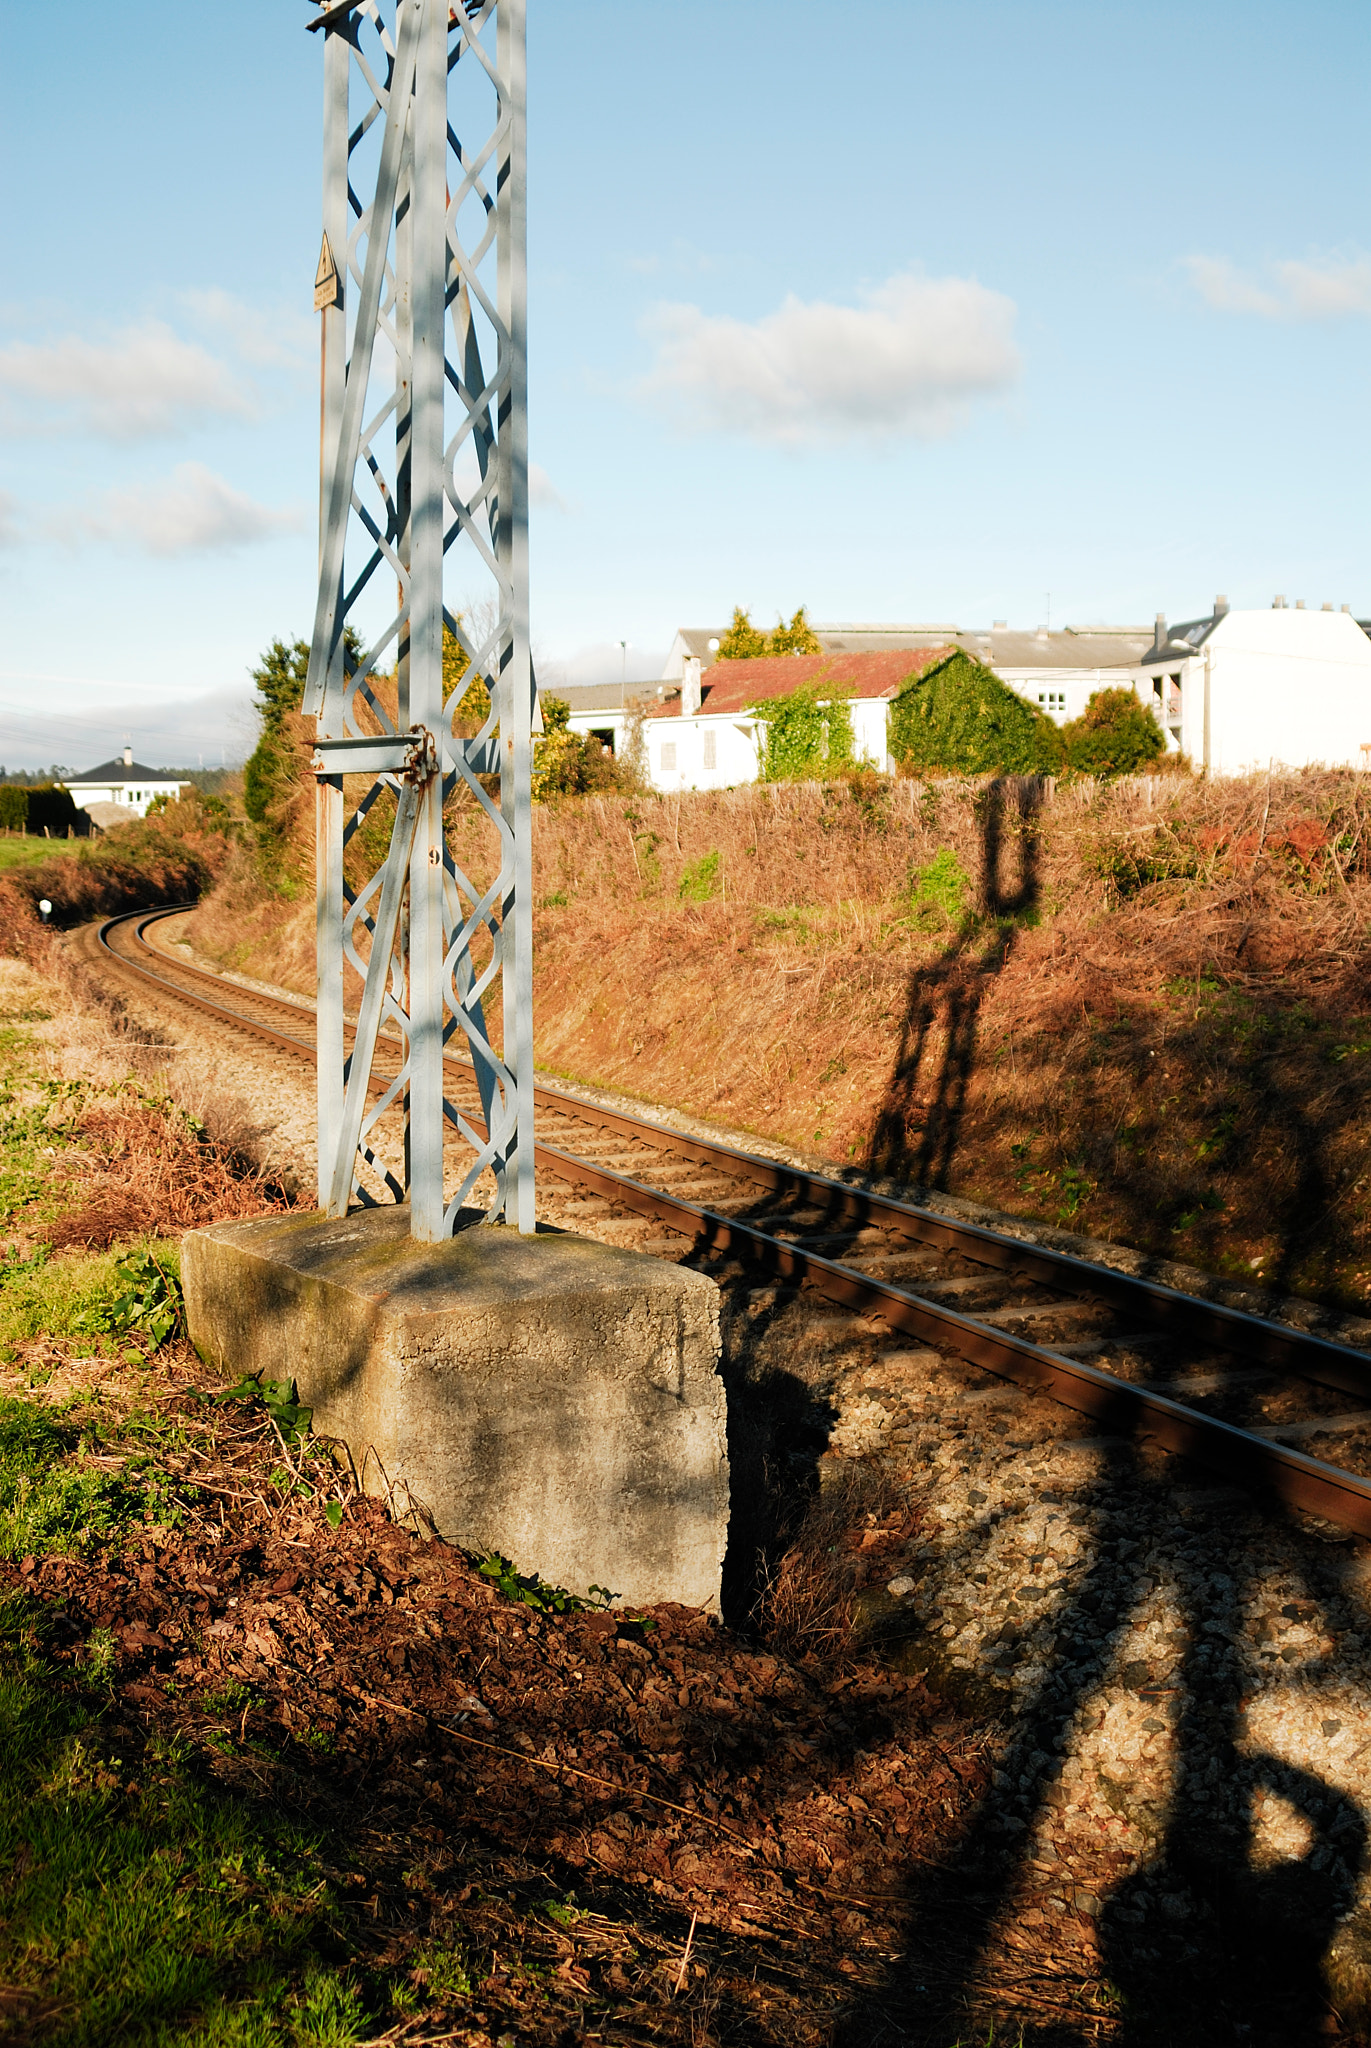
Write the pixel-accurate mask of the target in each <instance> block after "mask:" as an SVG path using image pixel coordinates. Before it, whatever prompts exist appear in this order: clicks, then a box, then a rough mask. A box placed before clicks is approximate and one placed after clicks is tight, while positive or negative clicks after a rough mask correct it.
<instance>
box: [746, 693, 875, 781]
mask: <svg viewBox="0 0 1371 2048" xmlns="http://www.w3.org/2000/svg"><path fill="white" fill-rule="evenodd" d="M748 708H749V710H750V711H751V713H752V716H753V717H754V718H756V719H758V720H759V721H760V723H761V725H762V727H763V743H762V755H761V775H762V780H763V782H827V781H831V780H832V779H833V778H834V777H836V776H838V775H840V774H842V772H843V771H844V770H845V769H847V768H850V767H851V766H852V764H853V760H854V755H855V746H856V743H855V740H854V738H853V733H852V714H851V712H850V711H849V710H848V707H847V704H846V702H845V700H844V699H843V698H841V697H820V695H819V693H818V690H817V689H816V688H814V686H813V685H812V684H807V683H806V684H802V685H801V686H800V688H799V689H798V690H792V691H791V692H790V694H789V695H788V696H785V697H767V698H765V699H764V700H763V701H762V702H761V703H759V704H752V705H750V706H749V707H748Z"/></svg>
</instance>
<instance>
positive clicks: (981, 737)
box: [890, 649, 1064, 775]
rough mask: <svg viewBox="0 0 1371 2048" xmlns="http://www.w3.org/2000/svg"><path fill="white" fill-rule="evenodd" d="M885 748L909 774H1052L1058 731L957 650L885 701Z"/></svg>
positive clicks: (1057, 762) (1059, 754)
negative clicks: (887, 716)
mask: <svg viewBox="0 0 1371 2048" xmlns="http://www.w3.org/2000/svg"><path fill="white" fill-rule="evenodd" d="M890 751H891V753H892V754H893V755H894V756H895V758H896V760H897V761H898V762H899V763H900V766H901V767H902V768H903V769H904V770H905V773H906V774H909V775H925V774H929V773H934V774H937V773H942V774H952V775H1051V774H1055V773H1056V771H1057V770H1058V769H1059V768H1060V767H1061V766H1062V760H1063V752H1064V750H1063V746H1062V738H1061V734H1060V733H1059V732H1058V730H1057V728H1056V726H1055V725H1054V724H1053V722H1052V720H1051V719H1050V718H1048V717H1046V716H1045V714H1044V713H1043V712H1041V711H1039V710H1038V708H1037V706H1036V705H1034V704H1030V703H1028V702H1027V701H1026V700H1025V699H1024V698H1023V697H1020V696H1019V695H1018V693H1017V691H1014V690H1011V689H1010V688H1009V687H1008V685H1007V684H1005V683H1002V682H1001V681H1000V679H999V677H998V676H997V675H996V674H995V673H994V671H993V670H992V669H988V668H985V667H983V666H982V664H981V663H980V662H978V661H973V660H972V658H971V656H970V655H969V654H964V653H962V652H961V651H960V649H959V650H958V652H957V653H956V654H952V655H949V656H948V658H947V660H946V661H943V662H939V664H938V665H937V667H936V668H933V669H930V670H929V671H928V673H927V674H926V675H923V676H920V677H919V678H918V679H917V680H916V681H915V682H913V683H911V684H910V685H909V687H908V688H907V689H905V690H902V691H901V693H900V695H899V696H898V697H897V698H896V699H895V702H894V703H893V704H892V705H891V707H890Z"/></svg>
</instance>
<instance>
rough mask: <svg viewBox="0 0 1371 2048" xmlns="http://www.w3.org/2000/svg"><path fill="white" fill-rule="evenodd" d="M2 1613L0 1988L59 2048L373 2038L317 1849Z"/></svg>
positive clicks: (257, 2046) (13, 1606)
mask: <svg viewBox="0 0 1371 2048" xmlns="http://www.w3.org/2000/svg"><path fill="white" fill-rule="evenodd" d="M43 1626H44V1625H43V1619H42V1613H41V1610H40V1609H38V1608H37V1606H36V1603H29V1602H24V1601H21V1600H13V1599H12V1600H10V1601H9V1602H7V1603H4V1604H3V1605H0V1893H3V1896H4V1900H5V1910H4V1913H3V1915H0V1979H3V1981H4V1983H5V1984H6V1985H7V1987H10V1988H11V1994H12V1995H13V1994H14V1993H19V1994H23V1993H26V1992H27V1993H29V1994H31V1996H32V2000H33V2017H34V2021H35V2031H41V2036H42V2039H43V2040H44V2042H45V2043H50V2044H51V2048H97V2044H104V2043H106V2042H110V2041H120V2042H123V2043H128V2044H130V2048H172V2044H177V2048H182V2044H189V2043H194V2044H196V2048H201V2044H203V2048H305V2044H309V2048H352V2044H353V2043H355V2042H356V2041H358V2040H359V2039H361V2038H362V2036H363V2034H364V2032H365V2031H367V2027H368V2022H367V2012H366V2000H365V1998H364V1995H363V1991H362V1989H361V1987H360V1986H359V1984H358V1983H357V1982H356V1981H354V1979H353V1978H352V1976H351V1975H350V1974H349V1973H348V1972H347V1971H346V1970H345V1969H340V1968H339V1967H338V1965H339V1962H340V1960H341V1958H342V1957H343V1954H344V1952H345V1951H344V1944H343V1942H342V1941H341V1940H340V1938H339V1934H338V1926H337V1915H336V1909H335V1907H334V1904H333V1900H332V1897H331V1894H330V1891H329V1886H328V1882H327V1879H326V1877H325V1874H324V1870H323V1867H322V1864H321V1855H320V1845H319V1842H318V1840H317V1839H316V1837H315V1836H314V1835H313V1834H312V1833H311V1832H310V1831H309V1830H308V1829H305V1828H301V1827H299V1826H297V1825H295V1824H294V1823H292V1822H291V1821H290V1820H289V1819H288V1818H286V1817H284V1816H282V1815H280V1814H279V1813H275V1812H271V1811H269V1810H264V1809H262V1808H260V1807H257V1806H254V1805H251V1804H249V1802H247V1801H246V1800H243V1799H240V1798H238V1797H236V1796H235V1795H232V1794H229V1793H226V1792H223V1791H221V1790H220V1789H218V1788H217V1787H215V1786H213V1785H211V1784H207V1783H205V1782H204V1781H203V1780H202V1779H201V1778H200V1777H199V1776H198V1775H197V1772H196V1771H195V1769H194V1768H193V1766H192V1763H191V1760H190V1758H189V1757H188V1755H187V1753H186V1752H185V1750H184V1749H183V1748H182V1747H181V1745H179V1744H178V1743H176V1742H175V1741H166V1740H164V1739H161V1738H159V1737H157V1736H156V1735H154V1736H153V1737H152V1738H151V1739H150V1740H148V1741H147V1743H146V1744H143V1743H142V1742H141V1741H139V1742H138V1743H137V1744H136V1745H135V1742H134V1738H132V1737H131V1736H130V1735H129V1734H128V1732H127V1731H126V1730H122V1729H116V1728H113V1727H111V1726H108V1725H107V1723H106V1715H107V1707H106V1702H105V1699H104V1698H103V1697H102V1696H101V1695H99V1694H96V1693H92V1692H90V1691H87V1692H86V1693H85V1694H84V1696H83V1695H81V1694H78V1693H76V1692H75V1691H74V1690H72V1689H69V1688H68V1689H64V1688H62V1687H61V1686H60V1684H59V1683H58V1682H57V1674H56V1673H55V1672H54V1671H53V1670H51V1669H50V1668H49V1667H48V1665H47V1663H46V1660H45V1658H44V1654H43Z"/></svg>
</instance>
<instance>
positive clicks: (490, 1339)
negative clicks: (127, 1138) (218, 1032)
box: [181, 1208, 728, 1612]
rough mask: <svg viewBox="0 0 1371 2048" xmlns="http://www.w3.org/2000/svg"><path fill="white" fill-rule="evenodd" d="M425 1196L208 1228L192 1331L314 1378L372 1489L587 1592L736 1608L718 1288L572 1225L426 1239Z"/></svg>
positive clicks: (213, 1351) (193, 1279)
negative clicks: (402, 1494)
mask: <svg viewBox="0 0 1371 2048" xmlns="http://www.w3.org/2000/svg"><path fill="white" fill-rule="evenodd" d="M408 1233H409V1212H408V1210H406V1209H391V1208H387V1209H371V1210H364V1211H362V1212H361V1213H360V1214H358V1215H352V1216H348V1217H346V1218H343V1219H339V1220H334V1221H330V1220H328V1219H327V1218H324V1217H321V1216H319V1215H310V1216H301V1215H287V1216H265V1217H260V1218H255V1219H254V1220H253V1221H251V1222H249V1223H222V1224H216V1225H214V1226H212V1227H211V1228H210V1229H208V1230H197V1231H192V1232H191V1233H190V1234H189V1235H188V1236H186V1237H185V1238H184V1239H183V1240H182V1247H181V1274H182V1282H183V1285H184V1288H185V1296H186V1317H187V1323H188V1326H189V1330H190V1336H191V1341H192V1343H193V1344H194V1345H195V1347H196V1349H197V1351H198V1352H199V1353H200V1355H201V1357H202V1358H204V1359H205V1360H206V1361H207V1362H208V1363H210V1364H212V1365H214V1366H215V1367H217V1368H218V1369H219V1370H221V1371H222V1372H223V1373H224V1374H225V1375H226V1376H227V1377H229V1378H236V1377H238V1375H239V1374H241V1373H261V1374H263V1375H265V1376H266V1377H267V1378H270V1379H285V1378H289V1379H293V1380H294V1381H295V1383H296V1385H297V1387H298V1389H299V1394H300V1399H301V1400H302V1401H306V1402H308V1403H309V1405H310V1406H311V1407H312V1408H313V1410H314V1427H315V1429H316V1430H317V1431H318V1432H319V1433H320V1434H321V1435H324V1436H332V1437H339V1438H341V1439H342V1441H343V1442H344V1443H346V1444H347V1446H348V1448H349V1450H350V1451H351V1453H352V1457H353V1462H354V1463H355V1465H356V1467H357V1470H358V1472H359V1473H360V1474H363V1475H364V1484H365V1485H366V1486H367V1489H368V1491H373V1492H381V1491H384V1488H385V1484H386V1482H387V1481H389V1482H390V1483H391V1484H392V1485H393V1484H396V1483H397V1482H400V1481H403V1482H404V1484H405V1485H407V1486H408V1487H409V1488H410V1490H411V1492H412V1493H413V1495H414V1496H415V1498H416V1499H417V1500H419V1501H422V1503H423V1504H424V1506H425V1507H426V1508H427V1509H428V1511H429V1513H430V1514H431V1515H432V1516H433V1519H434V1522H435V1524H436V1526H437V1528H438V1529H439V1531H440V1533H441V1534H442V1535H443V1536H445V1537H447V1538H448V1540H449V1541H451V1542H453V1543H458V1544H461V1545H462V1546H463V1547H464V1548H467V1549H471V1550H487V1549H489V1550H499V1551H501V1552H502V1553H503V1554H504V1555H505V1556H506V1557H509V1558H512V1559H513V1560H514V1563H515V1564H516V1565H517V1567H518V1568H519V1570H520V1571H523V1572H529V1571H536V1572H539V1573H540V1574H541V1575H542V1576H543V1578H545V1579H548V1580H550V1581H551V1582H552V1583H554V1584H556V1585H562V1586H566V1587H568V1588H569V1589H570V1590H571V1591H572V1592H576V1593H584V1592H585V1590H586V1588H587V1587H588V1586H591V1585H599V1586H608V1587H610V1588H611V1589H612V1590H613V1591H614V1592H616V1593H621V1594H622V1595H623V1596H624V1598H625V1600H627V1601H629V1602H631V1603H633V1604H635V1605H642V1604H645V1603H647V1602H650V1601H654V1600H679V1601H680V1602H682V1603H683V1604H684V1605H686V1606H690V1607H701V1608H706V1609H708V1610H710V1611H711V1612H717V1611H718V1607H719V1585H720V1573H721V1569H722V1564H723V1555H724V1547H725V1541H726V1537H727V1533H728V1452H727V1446H726V1438H725V1416H724V1388H723V1382H722V1380H721V1379H720V1377H719V1370H718V1366H719V1351H720V1344H719V1300H718V1289H717V1288H716V1286H715V1285H714V1282H713V1281H712V1280H708V1279H706V1278H705V1277H704V1275H703V1274H699V1273H692V1272H689V1271H687V1270H685V1269H684V1268H682V1267H680V1266H673V1265H671V1264H670V1263H669V1262H668V1261H666V1260H663V1259H653V1258H648V1257H645V1256H644V1255H643V1254H642V1253H641V1252H632V1251H620V1250H618V1249H616V1248H615V1247H613V1246H611V1245H603V1244H596V1243H594V1242H592V1241H591V1240H590V1239H588V1238H584V1237H573V1236H570V1235H565V1234H563V1233H561V1232H557V1231H547V1232H539V1234H538V1235H537V1236H536V1237H520V1236H519V1235H518V1234H517V1233H516V1232H515V1231H513V1230H509V1229H507V1228H504V1227H502V1226H499V1225H486V1224H478V1225H475V1226H473V1227H471V1228H469V1229H466V1230H463V1231H461V1232H460V1233H459V1234H458V1235H457V1236H456V1237H454V1238H452V1239H450V1240H449V1241H448V1242H447V1243H445V1244H438V1245H420V1244H415V1243H414V1242H413V1241H412V1240H411V1238H410V1236H409V1234H408Z"/></svg>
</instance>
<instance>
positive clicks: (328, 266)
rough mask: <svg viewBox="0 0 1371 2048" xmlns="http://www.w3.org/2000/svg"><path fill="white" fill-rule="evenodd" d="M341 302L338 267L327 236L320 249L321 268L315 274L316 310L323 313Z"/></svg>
mask: <svg viewBox="0 0 1371 2048" xmlns="http://www.w3.org/2000/svg"><path fill="white" fill-rule="evenodd" d="M339 302H340V293H339V290H338V266H337V264H336V263H335V262H334V260H333V251H332V249H330V247H329V245H328V236H327V235H325V236H324V239H323V241H322V243H321V244H320V247H319V268H318V269H317V270H316V271H315V273H314V310H315V312H316V313H322V312H323V311H324V309H325V307H327V306H336V305H338V304H339Z"/></svg>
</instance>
